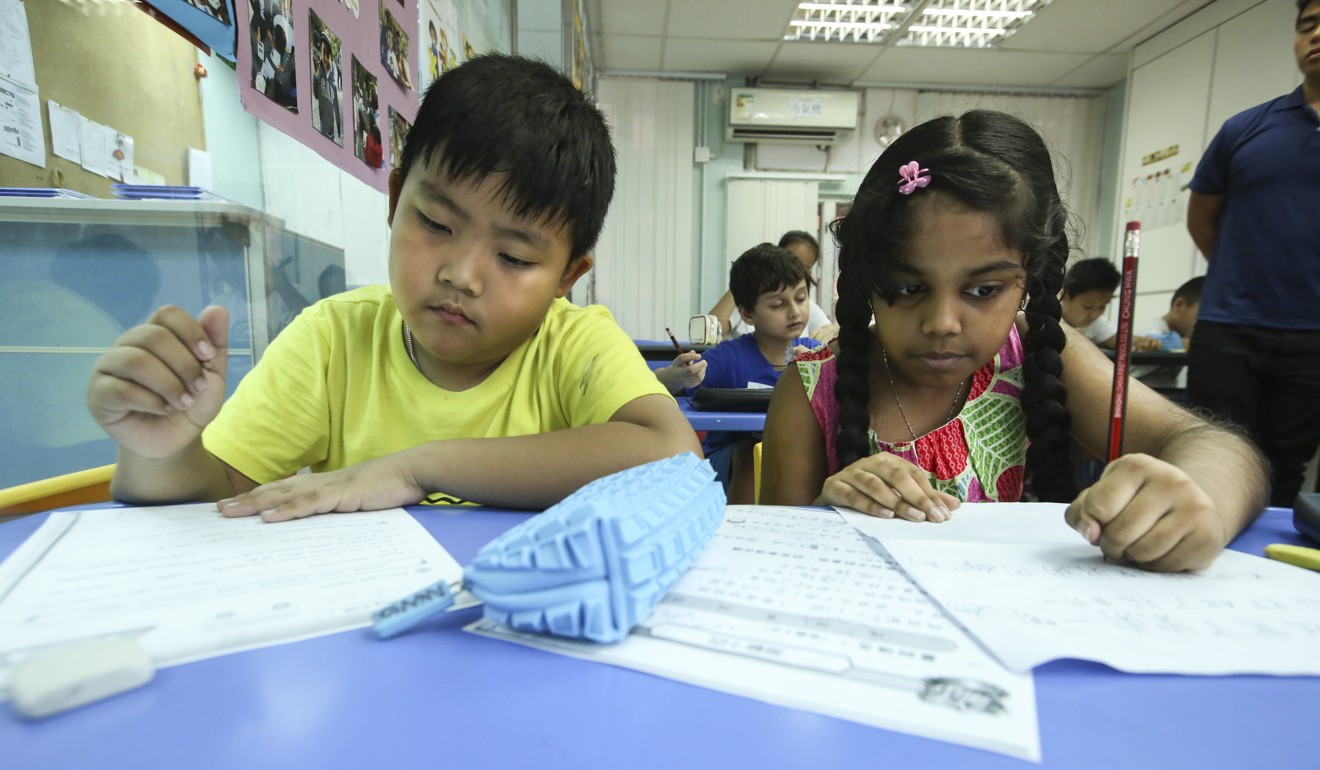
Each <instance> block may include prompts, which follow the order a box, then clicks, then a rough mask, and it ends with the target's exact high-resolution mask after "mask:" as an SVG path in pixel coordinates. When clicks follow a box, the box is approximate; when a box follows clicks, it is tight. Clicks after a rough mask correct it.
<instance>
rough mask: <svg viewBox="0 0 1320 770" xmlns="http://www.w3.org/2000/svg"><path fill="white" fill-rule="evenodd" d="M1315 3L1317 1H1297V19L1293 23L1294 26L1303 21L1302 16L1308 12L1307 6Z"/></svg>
mask: <svg viewBox="0 0 1320 770" xmlns="http://www.w3.org/2000/svg"><path fill="white" fill-rule="evenodd" d="M1314 2H1315V0H1297V18H1296V19H1295V20H1294V21H1293V24H1296V23H1297V22H1299V21H1301V20H1302V14H1303V13H1305V12H1306V6H1308V5H1310V4H1311V3H1314Z"/></svg>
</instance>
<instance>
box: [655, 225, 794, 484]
mask: <svg viewBox="0 0 1320 770" xmlns="http://www.w3.org/2000/svg"><path fill="white" fill-rule="evenodd" d="M729 287H730V290H731V291H732V292H733V297H734V300H735V301H736V302H737V303H738V312H740V313H741V314H742V317H743V318H745V319H747V321H748V323H750V324H751V325H752V333H751V334H744V335H742V336H741V337H735V338H734V339H731V340H727V341H725V342H721V343H720V344H718V345H716V346H715V347H713V348H709V349H707V350H706V352H705V353H704V354H703V355H702V356H701V360H699V361H695V362H693V363H683V362H682V359H683V357H684V356H693V355H695V354H694V353H685V354H684V356H679V358H678V359H676V360H675V361H674V363H673V364H671V365H670V366H668V367H665V368H664V369H659V370H657V371H656V376H657V377H658V378H659V379H660V381H661V382H664V383H666V384H667V386H668V387H670V388H671V391H675V392H676V391H677V388H676V387H674V385H672V384H671V383H676V382H679V381H680V379H681V378H682V371H681V370H683V369H687V368H691V367H693V366H696V365H698V364H705V365H706V368H705V372H704V374H705V376H704V379H703V380H700V381H699V382H698V383H697V384H701V385H705V386H706V387H708V388H754V387H767V386H771V385H774V384H775V382H776V381H777V380H778V379H779V375H780V374H782V373H783V371H784V368H785V367H786V366H787V365H788V363H789V362H790V361H792V360H793V358H794V357H795V356H797V355H798V354H799V353H805V352H807V351H808V350H810V349H811V348H812V347H814V346H816V345H818V344H819V343H817V342H816V340H814V339H812V338H810V337H807V336H804V334H805V331H804V330H805V326H806V322H807V315H808V310H807V305H808V303H809V300H808V299H807V268H806V266H805V265H803V264H802V262H801V261H800V260H798V259H797V257H795V256H793V253H792V252H790V251H788V250H787V249H783V248H780V247H778V246H774V245H772V244H769V243H762V244H761V245H759V246H753V247H752V248H750V249H748V250H747V251H745V252H743V254H742V256H740V257H738V259H737V260H735V261H734V263H733V267H732V268H730V270H729ZM695 387H696V385H694V384H688V385H686V386H685V391H686V392H687V394H688V395H691V394H692V392H693V390H694V389H695ZM759 440H760V436H759V435H758V434H755V433H745V432H730V431H711V432H709V433H707V434H706V440H705V442H703V445H702V449H703V450H704V451H705V452H706V457H708V458H709V459H710V462H711V465H714V466H715V472H716V474H717V475H718V476H719V478H720V481H722V482H723V483H724V487H725V490H726V492H727V493H728V499H729V502H730V503H750V502H753V499H754V497H755V490H754V489H753V487H752V477H753V473H752V462H751V461H752V445H753V444H755V443H756V442H757V441H759Z"/></svg>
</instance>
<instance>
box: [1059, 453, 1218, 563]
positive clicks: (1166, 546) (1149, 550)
mask: <svg viewBox="0 0 1320 770" xmlns="http://www.w3.org/2000/svg"><path fill="white" fill-rule="evenodd" d="M1064 518H1065V519H1066V520H1067V522H1068V524H1069V525H1070V526H1071V527H1072V528H1073V529H1075V530H1077V531H1078V532H1079V533H1081V535H1082V537H1084V538H1086V540H1087V541H1088V542H1090V543H1091V544H1093V545H1097V546H1099V547H1100V550H1101V551H1102V552H1103V553H1104V555H1105V556H1106V557H1108V558H1110V559H1127V560H1129V561H1132V562H1135V563H1136V564H1137V565H1138V566H1140V567H1142V568H1144V569H1149V570H1154V571H1156V572H1180V571H1183V570H1195V569H1202V568H1205V567H1208V566H1210V562H1212V561H1214V558H1215V556H1216V555H1217V554H1218V553H1219V552H1220V551H1222V550H1223V549H1224V547H1225V546H1226V545H1228V541H1229V540H1230V539H1231V537H1230V533H1229V531H1228V527H1227V526H1226V525H1225V523H1224V520H1223V517H1222V516H1220V514H1219V510H1218V509H1217V508H1216V507H1215V504H1214V501H1213V500H1211V499H1210V496H1209V495H1208V494H1206V492H1205V490H1203V489H1201V487H1200V486H1198V485H1197V484H1196V482H1194V481H1192V479H1191V477H1190V476H1188V475H1187V474H1186V473H1185V472H1183V471H1182V470H1181V469H1180V468H1177V467H1175V466H1173V465H1170V464H1169V463H1166V462H1164V461H1163V460H1158V459H1156V458H1154V457H1151V456H1150V455H1144V454H1131V455H1124V456H1122V457H1120V458H1118V459H1117V460H1115V461H1114V462H1112V463H1109V465H1107V466H1106V467H1105V471H1104V473H1103V474H1101V475H1100V480H1099V481H1097V482H1096V483H1095V484H1093V485H1092V486H1090V487H1089V488H1087V489H1085V490H1083V491H1082V493H1081V494H1080V495H1078V496H1077V499H1076V500H1074V501H1073V502H1072V505H1069V506H1068V510H1067V512H1066V513H1065V514H1064Z"/></svg>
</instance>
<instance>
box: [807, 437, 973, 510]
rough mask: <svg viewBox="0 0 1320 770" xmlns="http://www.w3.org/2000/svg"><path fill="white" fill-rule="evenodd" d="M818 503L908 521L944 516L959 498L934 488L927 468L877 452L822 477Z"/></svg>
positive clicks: (955, 506)
mask: <svg viewBox="0 0 1320 770" xmlns="http://www.w3.org/2000/svg"><path fill="white" fill-rule="evenodd" d="M816 502H817V504H819V505H842V506H847V507H849V508H855V509H857V510H859V511H861V512H862V513H865V514H869V515H871V516H879V517H880V518H883V519H892V518H894V517H895V516H898V517H899V518H901V519H907V520H908V521H934V522H941V521H945V520H947V519H948V518H949V517H950V516H952V515H953V514H952V513H950V511H951V510H952V509H954V508H957V507H958V506H959V504H960V503H959V500H958V498H956V497H954V496H953V495H947V494H944V493H943V492H936V491H935V488H934V487H932V486H931V485H930V480H929V479H928V478H926V472H925V471H923V470H922V469H920V468H918V467H917V466H915V465H913V464H912V463H910V462H908V461H907V460H904V459H903V458H901V457H899V456H897V455H892V454H889V453H888V452H880V453H879V454H874V455H871V456H870V457H863V458H862V459H860V460H858V461H857V462H855V463H853V464H852V465H849V466H848V467H847V468H844V469H843V470H841V471H839V472H838V473H836V474H834V475H833V476H830V477H829V478H827V479H825V485H824V487H823V488H822V489H821V493H820V497H819V498H818V499H817V501H816Z"/></svg>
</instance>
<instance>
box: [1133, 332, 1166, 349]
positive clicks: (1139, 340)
mask: <svg viewBox="0 0 1320 770" xmlns="http://www.w3.org/2000/svg"><path fill="white" fill-rule="evenodd" d="M1162 347H1164V343H1162V342H1160V341H1159V340H1157V339H1155V338H1154V337H1146V336H1143V335H1140V334H1134V335H1133V336H1132V349H1133V350H1159V349H1160V348H1162Z"/></svg>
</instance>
